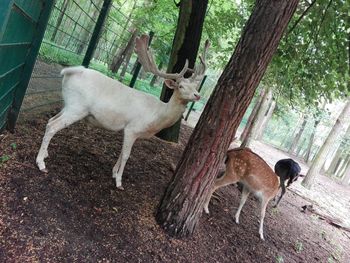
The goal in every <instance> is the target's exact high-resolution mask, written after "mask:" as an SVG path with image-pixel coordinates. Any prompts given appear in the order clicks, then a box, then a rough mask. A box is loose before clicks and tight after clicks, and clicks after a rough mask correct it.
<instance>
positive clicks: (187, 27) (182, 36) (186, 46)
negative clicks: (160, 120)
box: [157, 0, 208, 142]
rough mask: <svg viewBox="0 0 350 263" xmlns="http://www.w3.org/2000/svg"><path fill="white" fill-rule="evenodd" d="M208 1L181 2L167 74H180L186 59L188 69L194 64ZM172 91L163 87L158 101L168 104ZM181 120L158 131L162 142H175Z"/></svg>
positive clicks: (188, 0) (185, 0)
mask: <svg viewBox="0 0 350 263" xmlns="http://www.w3.org/2000/svg"><path fill="white" fill-rule="evenodd" d="M207 5H208V0H182V1H181V2H180V14H179V19H178V22H177V28H176V33H175V37H174V41H173V46H172V50H171V55H170V60H169V65H168V69H167V72H170V73H176V72H180V71H181V69H183V66H184V65H185V62H186V59H188V62H189V67H190V68H193V67H194V64H195V62H196V57H197V53H198V48H199V44H200V41H201V36H202V28H203V23H204V18H205V14H206V10H207ZM172 94H173V90H172V89H169V88H167V87H166V86H165V85H163V89H162V93H161V96H160V99H161V100H162V101H164V102H168V101H169V100H170V98H171V96H172ZM180 125H181V119H180V120H179V121H177V122H176V123H175V124H174V125H173V126H171V127H169V128H166V129H164V130H162V131H160V132H159V133H158V134H157V136H159V137H160V138H162V139H163V140H167V141H172V142H177V141H178V138H179V132H180Z"/></svg>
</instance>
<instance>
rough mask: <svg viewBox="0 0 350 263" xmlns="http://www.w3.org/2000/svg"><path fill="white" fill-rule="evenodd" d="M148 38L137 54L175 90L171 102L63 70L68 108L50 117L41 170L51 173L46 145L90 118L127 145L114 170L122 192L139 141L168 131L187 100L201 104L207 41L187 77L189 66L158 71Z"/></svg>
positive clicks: (79, 70)
mask: <svg viewBox="0 0 350 263" xmlns="http://www.w3.org/2000/svg"><path fill="white" fill-rule="evenodd" d="M148 40H149V38H148V36H146V35H143V36H141V37H140V38H137V39H136V44H135V52H136V53H137V55H138V58H139V61H140V63H141V64H142V66H143V68H144V70H145V71H147V72H151V73H153V74H155V75H157V76H159V77H162V78H165V81H164V83H165V84H166V85H167V87H169V88H171V89H173V90H174V93H173V95H172V97H171V99H170V101H169V102H168V103H164V102H162V101H160V100H158V99H157V98H155V97H153V96H151V95H149V94H146V93H144V92H141V91H138V90H135V89H131V88H129V87H128V86H125V85H124V84H122V83H120V82H119V81H116V80H113V79H111V78H109V77H107V76H105V75H103V74H101V73H99V72H97V71H95V70H92V69H87V68H84V67H81V66H80V67H70V68H65V69H63V70H62V71H61V74H62V75H63V76H64V77H63V81H62V95H63V100H64V107H63V109H62V110H61V112H60V113H58V114H57V115H55V116H54V117H52V118H51V119H50V120H49V121H48V124H47V126H46V132H45V135H44V138H43V141H42V144H41V147H40V150H39V153H38V156H37V158H36V163H37V165H38V167H39V169H40V170H41V171H43V172H47V169H46V166H45V162H44V159H45V158H46V157H48V151H47V148H48V145H49V143H50V140H51V139H52V137H53V136H54V135H55V134H56V133H57V132H58V131H60V130H62V129H63V128H66V127H68V126H69V125H71V124H73V123H74V122H77V121H79V120H81V119H83V118H86V117H87V119H88V120H89V121H90V122H91V123H92V124H94V125H97V126H100V127H103V128H105V129H107V130H112V131H119V130H124V138H123V146H122V150H121V153H120V155H119V158H118V161H117V163H116V164H115V166H114V167H113V178H115V181H116V186H117V188H119V189H122V190H123V189H124V188H123V187H122V175H123V171H124V167H125V164H126V162H127V160H128V158H129V155H130V152H131V148H132V146H133V144H134V142H135V140H136V139H138V138H150V137H151V136H153V135H154V134H156V133H157V132H159V131H160V130H162V129H164V128H167V127H170V126H171V125H173V124H174V123H175V122H176V121H177V120H179V119H180V117H181V115H182V114H183V112H184V111H185V109H186V105H187V103H188V102H189V101H196V100H199V99H200V95H199V93H198V91H197V88H198V87H199V85H200V83H201V81H202V79H203V77H204V72H205V70H206V64H205V54H206V51H207V49H208V47H209V43H208V42H206V45H205V48H204V52H203V56H202V57H201V56H200V61H201V64H200V65H199V66H198V67H196V69H195V70H194V72H193V70H191V71H192V72H193V74H192V75H191V77H189V78H184V74H185V73H186V72H187V71H190V69H188V61H187V60H186V63H185V66H184V68H183V69H182V71H181V72H180V73H172V74H170V73H164V72H161V71H159V70H158V69H157V67H156V64H155V62H154V58H153V54H152V53H151V50H148Z"/></svg>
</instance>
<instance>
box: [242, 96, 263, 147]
mask: <svg viewBox="0 0 350 263" xmlns="http://www.w3.org/2000/svg"><path fill="white" fill-rule="evenodd" d="M265 92H266V90H265V89H261V91H260V93H259V95H258V96H257V98H256V102H255V105H254V108H253V110H252V112H251V113H250V115H249V118H248V120H247V123H246V125H245V127H244V130H243V132H242V133H241V136H240V137H239V140H240V141H244V140H245V138H246V137H247V135H248V134H249V132H250V130H251V128H252V123H253V121H254V119H256V114H257V113H258V111H259V108H260V107H261V103H262V100H263V97H264V95H265Z"/></svg>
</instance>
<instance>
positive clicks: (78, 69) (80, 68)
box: [61, 66, 85, 75]
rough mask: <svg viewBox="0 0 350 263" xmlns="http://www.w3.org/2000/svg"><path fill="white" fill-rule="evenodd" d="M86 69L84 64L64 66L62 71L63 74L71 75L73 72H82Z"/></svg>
mask: <svg viewBox="0 0 350 263" xmlns="http://www.w3.org/2000/svg"><path fill="white" fill-rule="evenodd" d="M84 69H85V68H84V67H83V66H77V67H69V68H64V69H62V71H61V75H71V74H76V73H81V72H83V71H84Z"/></svg>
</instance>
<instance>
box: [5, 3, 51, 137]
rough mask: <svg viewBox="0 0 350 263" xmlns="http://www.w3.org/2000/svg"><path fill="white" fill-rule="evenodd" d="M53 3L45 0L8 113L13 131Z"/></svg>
mask: <svg viewBox="0 0 350 263" xmlns="http://www.w3.org/2000/svg"><path fill="white" fill-rule="evenodd" d="M53 4H54V0H46V1H44V5H43V11H42V13H41V15H40V19H39V22H38V25H37V30H36V36H35V38H34V39H33V41H32V44H31V46H32V48H31V50H30V51H29V53H28V55H27V58H26V60H25V65H24V67H23V72H22V78H21V81H20V83H19V85H18V87H17V88H16V91H15V97H14V100H13V103H12V108H11V110H10V112H9V114H8V122H7V129H8V130H9V131H11V132H13V131H14V128H15V125H16V122H17V119H18V114H19V111H20V108H21V105H22V102H23V98H24V95H25V93H26V90H27V87H28V84H29V80H30V77H31V75H32V72H33V69H34V65H35V61H36V58H37V56H38V53H39V49H40V45H41V41H42V39H43V37H44V33H45V29H46V26H47V23H48V21H49V17H50V13H51V9H52V7H53Z"/></svg>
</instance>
